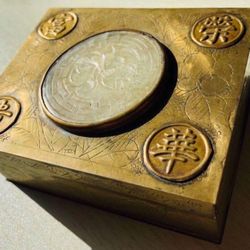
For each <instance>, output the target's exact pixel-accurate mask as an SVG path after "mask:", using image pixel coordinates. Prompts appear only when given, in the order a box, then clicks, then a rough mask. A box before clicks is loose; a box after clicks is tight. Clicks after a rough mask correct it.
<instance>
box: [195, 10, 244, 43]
mask: <svg viewBox="0 0 250 250" xmlns="http://www.w3.org/2000/svg"><path fill="white" fill-rule="evenodd" d="M243 34H244V25H243V23H242V22H241V20H240V19H239V18H237V17H236V16H234V15H230V14H222V13H221V14H215V15H211V16H207V17H204V18H203V19H200V20H198V21H197V22H196V23H195V24H194V26H193V28H192V33H191V37H192V39H193V40H194V42H196V43H197V44H199V45H200V46H203V47H208V48H225V47H228V46H231V45H233V44H235V43H236V42H237V41H238V40H239V39H240V38H241V37H242V35H243Z"/></svg>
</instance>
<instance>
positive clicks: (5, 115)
mask: <svg viewBox="0 0 250 250" xmlns="http://www.w3.org/2000/svg"><path fill="white" fill-rule="evenodd" d="M20 110H21V105H20V103H19V102H18V101H17V100H16V99H15V98H13V97H10V96H2V97H0V133H3V132H5V131H6V130H7V129H8V128H9V127H11V126H12V125H13V124H14V123H15V121H16V119H17V117H18V115H19V113H20Z"/></svg>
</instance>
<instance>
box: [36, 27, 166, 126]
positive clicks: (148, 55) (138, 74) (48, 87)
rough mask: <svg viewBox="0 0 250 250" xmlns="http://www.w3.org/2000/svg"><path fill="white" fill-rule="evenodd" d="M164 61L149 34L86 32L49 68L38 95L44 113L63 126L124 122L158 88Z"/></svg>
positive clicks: (102, 124) (156, 43)
mask: <svg viewBox="0 0 250 250" xmlns="http://www.w3.org/2000/svg"><path fill="white" fill-rule="evenodd" d="M164 66H165V55H164V52H163V49H162V47H161V45H160V44H159V43H158V42H157V41H156V39H154V38H152V37H151V36H149V35H147V34H142V33H139V32H134V31H110V32H105V33H101V34H98V35H95V36H93V37H90V38H88V39H86V40H84V41H82V42H80V43H78V44H76V45H75V46H73V47H72V48H70V49H69V50H68V51H67V52H65V53H64V54H62V55H61V56H60V57H59V58H58V59H57V60H56V61H55V62H54V63H53V64H52V66H51V67H50V68H49V70H48V71H47V73H46V75H45V77H44V79H43V82H42V84H41V89H40V95H41V100H42V106H43V108H44V111H45V113H46V114H47V115H48V116H49V118H51V119H52V120H53V121H55V122H56V123H58V124H59V125H62V126H64V127H69V128H70V127H72V128H80V129H83V130H84V129H97V128H104V127H109V126H113V125H115V124H116V123H119V121H120V122H121V121H122V122H126V117H129V116H130V115H131V113H133V112H134V111H135V110H136V109H137V108H140V107H141V106H143V105H144V104H145V103H146V102H148V99H149V98H150V97H151V96H152V94H153V93H154V91H155V90H156V89H157V87H158V85H159V82H160V80H161V78H162V75H163V72H164Z"/></svg>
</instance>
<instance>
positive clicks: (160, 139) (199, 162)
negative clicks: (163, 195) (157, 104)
mask: <svg viewBox="0 0 250 250" xmlns="http://www.w3.org/2000/svg"><path fill="white" fill-rule="evenodd" d="M211 153H212V148H211V145H210V142H209V140H208V138H207V137H206V136H205V135H204V134H203V133H202V132H201V131H200V130H198V129H197V128H195V127H193V126H191V125H189V124H185V123H176V124H170V125H166V126H164V127H162V128H160V129H158V130H156V131H154V132H153V133H152V134H151V135H150V136H149V137H148V138H147V140H146V142H145V144H144V148H143V161H144V164H145V166H146V168H147V169H148V171H149V172H150V173H152V174H153V175H154V176H156V177H160V178H162V179H166V180H169V181H174V182H183V181H187V180H190V179H192V178H193V177H195V176H197V175H198V174H199V173H201V172H202V170H204V168H205V167H206V166H207V162H208V160H209V158H210V156H211Z"/></svg>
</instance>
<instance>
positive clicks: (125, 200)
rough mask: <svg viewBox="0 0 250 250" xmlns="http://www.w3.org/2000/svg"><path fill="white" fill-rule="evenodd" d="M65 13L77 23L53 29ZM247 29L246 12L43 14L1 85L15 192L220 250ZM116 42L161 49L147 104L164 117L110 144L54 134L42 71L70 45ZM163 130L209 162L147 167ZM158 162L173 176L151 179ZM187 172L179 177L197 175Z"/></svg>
mask: <svg viewBox="0 0 250 250" xmlns="http://www.w3.org/2000/svg"><path fill="white" fill-rule="evenodd" d="M68 11H70V12H71V13H74V15H75V16H76V17H77V20H73V19H70V22H71V23H69V25H68V26H64V23H63V22H64V21H65V20H63V21H62V20H61V19H60V20H56V18H54V19H53V17H54V16H56V15H57V14H58V13H59V14H60V13H65V12H68ZM51 17H52V19H51ZM221 17H222V19H221ZM204 18H205V19H204ZM216 18H217V19H216ZM234 18H235V19H234ZM232 19H233V20H232ZM48 20H50V21H48ZM72 20H73V21H72ZM235 20H236V21H235ZM238 20H239V21H238ZM66 21H67V20H66ZM46 22H47V24H48V25H51V24H53V25H55V27H54V26H53V27H54V28H56V29H57V28H58V26H59V29H58V30H54V31H53V32H54V33H53V32H51V31H49V30H48V29H47V27H45V28H44V27H42V26H41V25H44V23H45V26H46V25H47V24H46ZM61 22H62V23H61ZM200 22H201V23H200ZM235 22H238V23H235ZM249 23H250V10H248V9H70V10H68V9H51V10H49V11H48V12H47V14H46V15H45V17H44V18H43V21H42V22H41V24H39V25H38V27H37V28H36V29H35V30H34V31H33V32H32V33H31V35H30V36H29V37H28V40H27V42H26V43H25V44H24V45H23V47H22V48H21V50H20V51H19V53H18V54H17V56H16V57H15V59H14V60H13V61H12V63H11V64H10V65H9V67H8V68H7V69H6V71H5V72H4V73H3V74H2V76H1V78H0V84H1V100H0V129H1V131H0V132H1V134H0V159H1V164H0V171H1V172H2V173H3V174H4V175H5V176H6V177H7V178H8V179H9V180H10V181H13V182H16V183H21V184H24V185H27V186H30V187H34V188H37V189H40V190H45V191H48V192H51V193H54V194H57V195H60V196H64V197H69V198H71V199H76V200H79V201H84V202H86V203H89V204H93V205H95V206H98V207H101V208H104V209H108V210H110V211H113V212H117V213H120V214H124V215H127V216H130V217H133V218H137V219H140V220H143V221H146V222H150V223H154V224H157V225H160V226H163V227H167V228H172V229H174V230H178V231H182V232H185V233H188V234H191V235H195V236H198V237H202V238H205V239H208V240H212V241H217V242H218V241H220V239H221V235H222V232H223V227H224V222H225V217H226V211H227V208H228V204H229V198H230V194H231V191H232V186H233V185H232V183H233V179H234V176H235V169H236V167H237V160H238V157H239V153H240V145H241V136H242V132H243V124H244V113H245V106H246V97H247V84H246V83H247V82H246V76H247V75H246V72H245V71H246V66H247V60H248V54H249V43H250V32H249ZM57 25H58V26H57ZM197 25H198V26H197ZM199 25H200V26H199ZM213 25H215V26H216V25H217V26H218V27H217V26H216V27H214V26H213ZM237 25H238V26H237ZM61 26H62V29H61V30H60V28H61ZM197 27H198V28H197ZM46 29H47V30H46ZM44 30H45V31H44ZM114 30H115V31H119V30H133V31H139V32H142V33H146V34H149V35H150V36H152V37H154V38H155V39H156V40H157V41H159V43H161V44H162V45H163V46H165V47H166V54H167V59H166V62H167V64H168V71H167V73H166V78H164V80H163V82H164V83H166V84H167V85H168V90H167V91H169V92H168V93H167V94H166V93H163V94H162V91H159V92H157V94H156V95H154V96H152V98H153V99H150V103H158V102H160V104H159V105H158V104H157V105H153V107H150V108H149V109H147V111H145V112H144V113H143V115H142V116H140V119H138V118H137V115H138V114H136V115H135V114H134V115H132V116H131V117H130V120H131V121H130V123H129V124H126V126H125V125H124V127H123V126H121V125H120V127H119V128H118V129H115V130H114V131H111V132H109V131H104V133H102V134H96V135H95V134H94V135H93V134H88V133H87V134H85V133H82V134H81V133H79V131H77V133H76V131H73V132H72V131H68V130H67V129H65V128H62V127H60V126H58V124H57V123H54V122H53V121H51V120H50V119H49V117H48V116H46V114H45V112H44V110H43V107H42V106H41V100H40V98H41V97H40V92H39V91H40V86H41V83H42V81H43V79H44V75H45V73H46V72H47V69H48V68H49V67H50V66H51V64H52V63H53V62H54V61H55V60H56V59H57V58H58V57H59V56H60V55H61V54H62V53H63V52H64V51H66V50H67V49H69V48H70V47H72V46H74V45H75V44H77V43H79V42H81V41H82V40H84V39H87V38H88V37H92V36H94V35H96V34H100V33H103V32H107V31H114ZM58 34H59V35H58ZM199 35H200V37H199ZM163 92H164V91H163ZM8 98H9V99H8ZM162 99H163V101H160V100H162ZM141 110H143V109H141ZM168 126H172V127H171V128H172V129H173V128H178V129H179V130H178V129H177V130H169V131H180V129H181V128H182V127H181V126H191V128H193V130H192V131H196V130H195V128H197V129H198V130H197V131H199V133H200V135H201V137H199V138H200V140H201V143H203V144H204V145H205V146H206V147H207V149H205V146H204V149H201V154H202V153H204V152H205V151H206V150H207V151H206V152H205V153H204V154H205V155H206V159H205V158H204V159H205V160H204V162H201V164H200V166H199V171H197V172H196V173H192V174H191V172H190V174H188V175H187V176H186V175H185V177H183V176H181V177H180V173H177V172H176V175H177V177H176V176H172V175H171V174H169V173H170V172H171V171H172V168H173V167H175V166H174V163H175V162H174V160H173V161H171V162H170V160H168V158H162V157H161V158H159V159H160V163H157V161H156V160H157V159H155V161H153V160H152V159H151V158H152V157H154V156H156V154H153V153H152V154H151V153H150V152H151V151H152V150H151V151H150V148H148V147H150V145H149V144H150V143H153V142H152V141H153V139H155V138H156V137H155V136H156V135H157V133H158V132H159V131H161V130H160V129H161V128H163V129H168V128H170V127H168ZM178 126H179V127H178ZM186 131H189V130H188V129H186ZM88 132H91V131H88ZM166 134H167V132H166V131H165V136H166ZM202 136H204V138H207V139H203V137H202ZM206 140H207V141H206ZM157 145H158V146H159V148H160V149H164V148H163V147H162V146H161V145H160V144H157ZM181 145H182V144H181ZM195 150H198V151H199V150H200V149H199V148H196V149H195ZM204 150H205V151H204ZM198 151H193V152H198ZM189 153H190V152H189ZM189 156H190V157H191V155H189ZM150 157H151V158H150ZM167 157H170V156H169V155H168V156H167ZM194 157H196V156H194ZM197 157H198V158H199V157H200V158H201V157H203V156H201V155H199V156H197ZM204 157H205V156H204ZM198 158H197V159H198ZM159 159H158V160H159ZM173 159H175V158H173ZM178 159H179V158H178ZM197 159H195V158H192V160H190V159H184V158H180V159H179V160H182V161H183V162H189V161H190V162H191V163H192V162H193V161H199V159H198V160H197ZM163 162H168V167H167V168H168V169H167V170H166V171H165V172H161V174H159V175H158V174H157V173H158V172H160V170H159V169H158V168H159V166H160V164H162V163H163ZM170 163H171V164H170ZM157 164H158V165H157ZM178 164H179V163H178ZM183 164H184V163H183ZM188 164H189V163H188ZM188 164H186V166H187V168H185V166H184V170H183V171H184V172H183V173H184V174H186V172H187V171H189V170H188V169H189V168H192V167H194V166H193V165H192V164H191V165H190V164H189V165H188ZM177 167H178V166H176V168H177ZM185 169H186V170H185ZM157 171H158V172H157ZM174 171H175V170H174ZM185 171H186V172H185ZM183 173H182V174H183ZM178 176H179V177H180V178H179V179H178ZM165 177H166V178H165ZM168 177H169V178H168ZM170 177H171V178H172V179H171V178H170Z"/></svg>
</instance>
